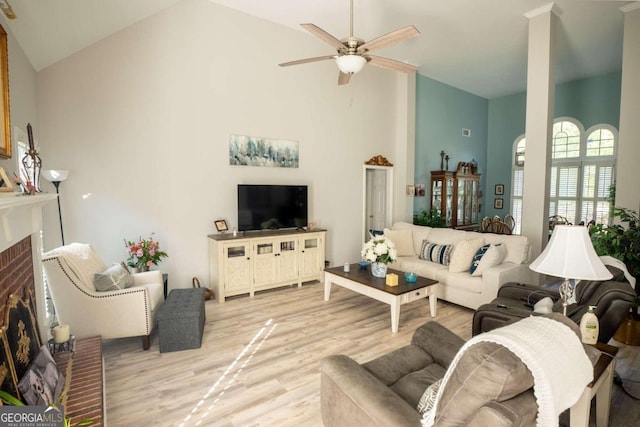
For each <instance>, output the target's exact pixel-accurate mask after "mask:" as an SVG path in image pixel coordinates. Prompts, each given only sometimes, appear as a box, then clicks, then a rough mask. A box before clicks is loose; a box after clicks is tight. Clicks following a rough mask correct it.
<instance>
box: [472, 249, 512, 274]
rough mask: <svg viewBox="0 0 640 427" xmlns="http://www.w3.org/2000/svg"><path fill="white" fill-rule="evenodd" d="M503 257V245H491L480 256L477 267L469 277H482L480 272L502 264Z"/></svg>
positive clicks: (504, 250) (504, 253) (505, 254)
mask: <svg viewBox="0 0 640 427" xmlns="http://www.w3.org/2000/svg"><path fill="white" fill-rule="evenodd" d="M505 256H507V250H506V249H505V247H504V245H503V244H501V243H498V244H496V245H491V246H490V247H489V249H487V252H486V253H485V254H484V255H483V256H482V259H480V262H479V263H478V267H476V270H475V271H474V272H473V273H471V275H472V276H474V277H477V276H482V272H483V271H484V270H486V269H487V268H491V267H494V266H496V265H499V264H500V263H502V260H504V258H505Z"/></svg>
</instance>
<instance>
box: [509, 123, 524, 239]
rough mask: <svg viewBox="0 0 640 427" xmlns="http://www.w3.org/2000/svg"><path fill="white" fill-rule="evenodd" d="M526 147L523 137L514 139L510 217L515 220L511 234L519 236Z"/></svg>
mask: <svg viewBox="0 0 640 427" xmlns="http://www.w3.org/2000/svg"><path fill="white" fill-rule="evenodd" d="M526 146H527V139H526V138H525V137H524V135H521V136H519V137H518V138H516V140H515V142H514V143H513V158H514V163H513V174H512V176H511V215H512V216H513V218H514V219H515V222H516V225H515V226H514V227H513V234H520V229H521V226H522V196H523V188H524V152H525V149H526Z"/></svg>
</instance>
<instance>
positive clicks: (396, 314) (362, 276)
mask: <svg viewBox="0 0 640 427" xmlns="http://www.w3.org/2000/svg"><path fill="white" fill-rule="evenodd" d="M370 268H371V267H369V268H367V269H366V270H360V267H359V266H358V264H351V266H350V270H351V271H350V272H348V273H345V272H344V267H342V266H340V267H331V268H326V269H325V270H324V300H325V301H329V297H330V295H331V284H332V283H335V284H336V285H339V286H342V287H343V288H347V289H350V290H352V291H354V292H357V293H359V294H362V295H366V296H368V297H371V298H373V299H375V300H378V301H381V302H384V303H385V304H389V305H390V306H391V332H393V333H394V334H395V333H396V332H398V324H399V323H400V306H401V305H403V304H408V303H410V302H413V301H417V300H419V299H422V298H425V297H429V309H430V312H431V317H436V303H437V301H438V296H437V293H436V289H437V287H436V286H434V285H436V284H437V283H438V281H437V280H431V279H427V278H424V277H420V276H418V279H417V280H416V282H415V283H407V282H406V281H405V280H404V272H402V271H398V270H393V269H391V268H390V269H389V270H388V271H387V273H395V274H397V275H398V286H387V285H386V281H385V279H382V278H378V277H374V276H373V275H372V274H371V270H370Z"/></svg>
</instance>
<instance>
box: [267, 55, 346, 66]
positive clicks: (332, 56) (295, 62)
mask: <svg viewBox="0 0 640 427" xmlns="http://www.w3.org/2000/svg"><path fill="white" fill-rule="evenodd" d="M335 57H336V56H335V55H327V56H316V57H314V58H305V59H298V60H296V61H289V62H283V63H282V64H278V65H280V66H281V67H288V66H290V65H298V64H306V63H307V62H316V61H325V60H327V59H334V58H335Z"/></svg>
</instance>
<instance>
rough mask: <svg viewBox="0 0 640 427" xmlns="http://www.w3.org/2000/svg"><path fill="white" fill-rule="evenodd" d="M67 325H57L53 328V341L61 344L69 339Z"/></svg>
mask: <svg viewBox="0 0 640 427" xmlns="http://www.w3.org/2000/svg"><path fill="white" fill-rule="evenodd" d="M69 336H70V335H69V325H58V326H56V327H55V328H53V342H54V343H56V344H62V343H63V342H67V341H69Z"/></svg>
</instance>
